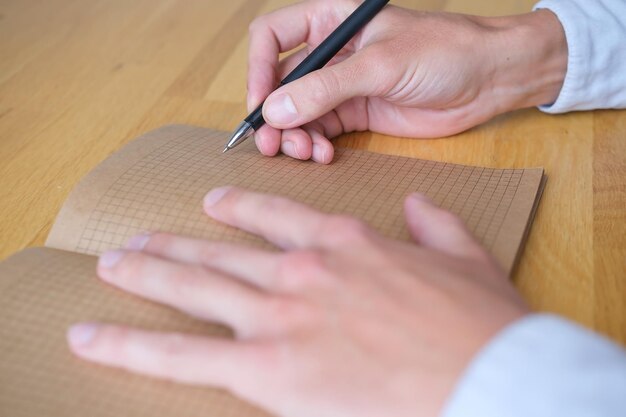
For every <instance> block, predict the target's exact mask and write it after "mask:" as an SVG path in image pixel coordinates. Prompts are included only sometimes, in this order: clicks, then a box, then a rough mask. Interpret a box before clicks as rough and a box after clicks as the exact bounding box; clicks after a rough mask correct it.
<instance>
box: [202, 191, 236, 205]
mask: <svg viewBox="0 0 626 417" xmlns="http://www.w3.org/2000/svg"><path fill="white" fill-rule="evenodd" d="M231 188H232V187H220V188H214V189H213V190H211V191H209V193H208V194H207V195H206V196H205V197H204V207H211V206H214V205H215V204H217V202H218V201H220V200H221V199H222V197H224V195H225V194H226V193H227V192H229V191H230V189H231Z"/></svg>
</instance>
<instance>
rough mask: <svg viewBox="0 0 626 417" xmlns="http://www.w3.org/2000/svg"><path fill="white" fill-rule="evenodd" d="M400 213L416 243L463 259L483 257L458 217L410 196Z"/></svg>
mask: <svg viewBox="0 0 626 417" xmlns="http://www.w3.org/2000/svg"><path fill="white" fill-rule="evenodd" d="M404 211H405V217H406V221H407V224H408V228H409V233H410V234H411V236H412V237H413V239H414V240H415V241H416V242H417V243H419V244H421V245H423V246H426V247H429V248H432V249H435V250H438V251H441V252H445V253H447V254H449V255H453V256H459V257H463V258H479V259H480V258H484V257H486V256H487V253H486V251H485V249H483V248H482V246H480V244H479V243H478V242H477V241H476V239H475V238H474V237H473V236H472V234H471V232H470V231H469V230H468V229H467V227H466V226H465V223H463V221H462V220H461V219H460V218H459V217H457V216H456V215H454V214H452V213H451V212H449V211H447V210H444V209H441V208H439V207H437V206H436V205H435V204H434V203H433V202H432V201H431V200H430V199H428V198H427V197H426V196H424V195H421V194H411V195H410V196H409V197H407V199H406V201H405V204H404Z"/></svg>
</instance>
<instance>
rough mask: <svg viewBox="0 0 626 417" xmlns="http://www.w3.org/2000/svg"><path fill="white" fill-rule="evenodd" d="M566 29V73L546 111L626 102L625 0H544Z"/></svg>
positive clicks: (543, 5)
mask: <svg viewBox="0 0 626 417" xmlns="http://www.w3.org/2000/svg"><path fill="white" fill-rule="evenodd" d="M537 9H549V10H551V11H552V12H553V13H554V14H556V16H557V17H558V19H559V20H560V22H561V24H562V25H563V28H564V29H565V36H566V38H567V45H568V49H569V58H568V68H567V75H566V77H565V83H564V85H563V88H562V90H561V93H560V95H559V97H558V99H557V100H556V102H554V103H553V104H549V105H545V106H540V107H539V108H540V109H541V110H542V111H545V112H547V113H565V112H568V111H572V110H591V109H608V108H615V109H617V108H626V0H541V1H540V2H539V3H537V4H536V5H535V7H534V9H533V10H537Z"/></svg>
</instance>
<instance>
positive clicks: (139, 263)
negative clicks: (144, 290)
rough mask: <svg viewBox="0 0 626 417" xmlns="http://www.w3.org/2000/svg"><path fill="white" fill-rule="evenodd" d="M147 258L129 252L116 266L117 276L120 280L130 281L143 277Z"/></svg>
mask: <svg viewBox="0 0 626 417" xmlns="http://www.w3.org/2000/svg"><path fill="white" fill-rule="evenodd" d="M145 263H146V257H145V256H144V255H143V254H141V253H138V252H127V253H126V254H125V255H124V257H123V258H122V259H121V260H120V261H119V263H118V264H117V265H115V267H114V270H115V275H116V276H117V277H118V278H120V279H130V278H135V277H138V276H141V275H142V271H143V269H144V266H145Z"/></svg>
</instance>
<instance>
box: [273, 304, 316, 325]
mask: <svg viewBox="0 0 626 417" xmlns="http://www.w3.org/2000/svg"><path fill="white" fill-rule="evenodd" d="M266 315H267V318H268V320H269V321H268V323H272V324H273V326H277V327H278V328H279V329H282V328H285V327H290V325H292V324H297V323H302V322H303V321H306V320H307V318H309V317H310V316H311V315H312V311H311V308H309V307H308V306H307V304H306V303H305V302H303V301H301V300H299V299H296V298H290V297H275V298H274V299H272V300H271V301H270V302H268V304H267V305H266Z"/></svg>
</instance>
